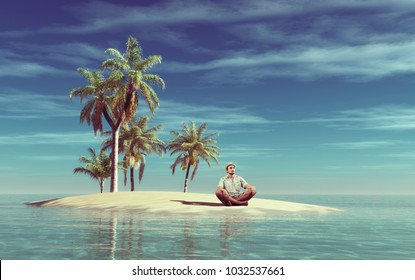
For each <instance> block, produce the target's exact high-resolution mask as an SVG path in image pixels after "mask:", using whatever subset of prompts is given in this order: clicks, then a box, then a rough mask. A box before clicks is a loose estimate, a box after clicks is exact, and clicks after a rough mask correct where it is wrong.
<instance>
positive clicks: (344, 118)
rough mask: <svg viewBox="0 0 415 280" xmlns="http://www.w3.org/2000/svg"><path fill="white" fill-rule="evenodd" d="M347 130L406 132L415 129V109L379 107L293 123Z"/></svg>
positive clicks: (346, 111) (340, 112) (390, 106)
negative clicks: (314, 124) (313, 124)
mask: <svg viewBox="0 0 415 280" xmlns="http://www.w3.org/2000/svg"><path fill="white" fill-rule="evenodd" d="M292 122H293V123H295V122H298V123H316V124H321V125H324V126H327V127H330V128H336V129H346V130H350V129H353V130H379V131H405V130H413V129H415V107H410V106H396V105H395V106H393V105H389V106H379V107H371V108H361V109H353V110H344V111H338V112H335V113H334V114H333V116H327V117H321V118H311V119H305V120H298V121H292Z"/></svg>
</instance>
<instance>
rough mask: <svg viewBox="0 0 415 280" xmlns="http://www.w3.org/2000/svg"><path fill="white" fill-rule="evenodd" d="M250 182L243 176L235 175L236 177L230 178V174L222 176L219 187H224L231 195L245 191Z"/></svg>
mask: <svg viewBox="0 0 415 280" xmlns="http://www.w3.org/2000/svg"><path fill="white" fill-rule="evenodd" d="M247 184H248V183H247V182H246V181H245V179H244V178H242V177H241V176H238V175H235V176H234V178H233V179H232V178H229V177H228V175H226V176H224V177H222V178H220V180H219V184H218V186H219V187H223V188H224V189H225V190H226V191H227V192H228V193H229V194H230V195H233V194H237V193H243V192H244V189H246V185H247Z"/></svg>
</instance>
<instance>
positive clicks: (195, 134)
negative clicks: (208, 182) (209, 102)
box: [166, 121, 219, 192]
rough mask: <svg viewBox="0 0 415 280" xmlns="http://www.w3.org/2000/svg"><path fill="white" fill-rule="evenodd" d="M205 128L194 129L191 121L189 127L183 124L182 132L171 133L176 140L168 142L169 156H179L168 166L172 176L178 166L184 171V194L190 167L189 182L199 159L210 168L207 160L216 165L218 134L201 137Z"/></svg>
mask: <svg viewBox="0 0 415 280" xmlns="http://www.w3.org/2000/svg"><path fill="white" fill-rule="evenodd" d="M206 127H207V123H202V124H201V125H200V126H199V127H198V128H196V125H195V123H194V122H193V121H192V122H191V123H190V125H187V124H186V123H184V124H183V129H182V132H177V131H171V133H172V134H173V135H175V136H176V138H174V139H171V140H170V141H169V143H170V144H169V145H167V147H166V148H167V149H168V150H170V151H171V154H170V155H173V154H177V153H178V154H179V155H178V157H177V158H176V160H175V162H174V163H173V164H172V165H171V166H170V169H171V170H172V174H174V172H175V169H176V166H177V165H179V164H180V166H181V168H182V170H183V171H184V170H186V177H185V181H184V192H187V185H188V178H189V171H190V167H191V166H193V172H192V177H191V180H193V179H194V177H195V176H196V172H197V168H198V166H199V158H202V159H203V160H204V161H206V162H207V164H208V166H209V167H210V162H209V159H210V158H212V159H213V160H214V161H216V163H218V159H217V157H218V156H219V148H218V147H217V146H216V145H215V143H216V140H215V137H216V136H217V135H218V133H216V132H215V133H212V134H209V135H207V136H203V133H204V132H205V130H206Z"/></svg>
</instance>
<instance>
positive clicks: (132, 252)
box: [0, 195, 415, 260]
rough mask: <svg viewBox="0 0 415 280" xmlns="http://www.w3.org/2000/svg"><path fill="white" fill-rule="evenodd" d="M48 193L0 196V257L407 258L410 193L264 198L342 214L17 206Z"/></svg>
mask: <svg viewBox="0 0 415 280" xmlns="http://www.w3.org/2000/svg"><path fill="white" fill-rule="evenodd" d="M55 197H59V196H53V195H0V210H1V215H0V222H1V223H0V224H1V226H0V259H3V260H5V259H6V260H17V259H29V260H30V259H41V260H42V259H47V260H51V259H53V260H55V259H56V260H62V259H78V260H83V259H88V260H95V259H98V260H101V259H121V260H127V259H147V260H152V259H161V260H163V259H178V260H182V259H201V260H205V259H209V260H221V259H234V260H236V259H256V260H263V259H268V260H273V259H281V260H284V259H290V260H304V259H317V260H332V259H335V260H344V259H347V260H379V259H388V260H389V259H398V260H404V259H412V260H413V259H415V196H298V195H290V196H288V195H284V196H281V195H279V196H267V197H266V198H270V199H279V200H287V201H293V202H301V203H311V204H319V205H326V206H332V207H337V208H341V209H342V210H344V211H343V212H336V213H329V214H284V215H280V216H276V217H272V218H266V219H264V218H261V219H255V218H249V217H244V216H242V215H241V216H232V217H217V218H210V219H207V218H201V217H187V216H170V217H157V216H142V215H140V214H139V213H134V211H131V212H108V211H96V210H76V209H56V208H37V207H29V206H26V205H25V204H23V203H24V202H27V201H36V200H43V199H49V198H55ZM263 198H265V197H264V196H263Z"/></svg>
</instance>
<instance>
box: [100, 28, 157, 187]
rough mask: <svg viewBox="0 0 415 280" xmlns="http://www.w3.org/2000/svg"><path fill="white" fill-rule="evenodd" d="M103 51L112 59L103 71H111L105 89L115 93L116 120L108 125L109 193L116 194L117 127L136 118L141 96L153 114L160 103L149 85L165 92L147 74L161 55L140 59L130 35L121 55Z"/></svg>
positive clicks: (140, 56)
mask: <svg viewBox="0 0 415 280" xmlns="http://www.w3.org/2000/svg"><path fill="white" fill-rule="evenodd" d="M106 52H107V53H109V54H110V55H111V56H112V58H109V59H107V60H105V61H104V62H103V63H102V69H104V70H109V71H110V74H109V78H108V79H107V80H106V88H110V89H112V90H113V91H114V92H116V94H115V96H114V100H113V104H112V108H113V115H114V116H115V119H116V121H115V122H114V123H113V124H110V126H111V129H112V139H113V141H112V151H113V153H112V163H113V165H112V169H113V170H112V174H113V176H111V190H112V191H114V192H116V191H118V173H117V172H116V170H117V169H116V168H115V166H118V152H119V151H118V147H119V145H118V141H119V131H120V127H121V125H122V124H126V123H128V122H129V121H130V120H131V119H132V118H133V117H134V116H135V113H136V110H137V108H138V103H139V97H140V96H141V97H143V98H144V100H145V101H146V102H147V104H148V107H149V108H150V111H151V113H152V114H153V115H154V111H155V109H156V108H157V107H158V105H159V103H158V97H157V94H156V92H155V91H154V90H153V88H152V87H151V85H161V86H162V88H163V89H164V88H165V83H164V81H163V79H162V78H161V77H159V76H158V75H155V74H150V73H148V71H149V70H150V69H151V68H152V67H153V66H154V65H156V64H159V63H161V59H162V58H161V56H159V55H151V56H149V57H146V58H143V55H142V49H141V46H140V44H139V43H138V41H137V39H135V38H133V37H131V36H130V37H129V38H128V41H127V48H126V51H125V53H124V54H121V53H120V52H119V51H118V50H116V49H113V48H109V49H107V50H106Z"/></svg>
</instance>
